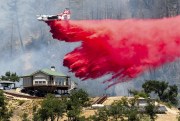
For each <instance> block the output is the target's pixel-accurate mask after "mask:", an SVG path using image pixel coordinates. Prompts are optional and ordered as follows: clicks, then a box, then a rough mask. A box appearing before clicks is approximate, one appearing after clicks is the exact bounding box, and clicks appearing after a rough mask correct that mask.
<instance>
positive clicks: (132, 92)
mask: <svg viewBox="0 0 180 121" xmlns="http://www.w3.org/2000/svg"><path fill="white" fill-rule="evenodd" d="M128 92H129V94H131V95H133V96H139V97H143V98H148V97H149V94H148V93H146V92H144V91H138V90H128Z"/></svg>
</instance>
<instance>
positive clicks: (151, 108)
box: [145, 100, 158, 121]
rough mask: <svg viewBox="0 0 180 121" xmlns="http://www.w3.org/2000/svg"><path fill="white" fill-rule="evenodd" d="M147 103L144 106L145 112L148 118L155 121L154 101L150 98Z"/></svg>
mask: <svg viewBox="0 0 180 121" xmlns="http://www.w3.org/2000/svg"><path fill="white" fill-rule="evenodd" d="M147 102H148V105H147V106H145V113H146V114H147V115H149V117H150V119H151V120H152V121H155V119H156V118H157V115H156V112H157V108H158V107H157V106H155V103H154V102H153V101H151V100H148V101H147Z"/></svg>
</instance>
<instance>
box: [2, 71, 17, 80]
mask: <svg viewBox="0 0 180 121" xmlns="http://www.w3.org/2000/svg"><path fill="white" fill-rule="evenodd" d="M1 80H7V81H13V82H18V81H19V76H18V75H17V74H16V73H11V72H10V71H8V72H6V73H5V75H2V76H1Z"/></svg>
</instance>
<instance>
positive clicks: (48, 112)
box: [36, 94, 66, 121]
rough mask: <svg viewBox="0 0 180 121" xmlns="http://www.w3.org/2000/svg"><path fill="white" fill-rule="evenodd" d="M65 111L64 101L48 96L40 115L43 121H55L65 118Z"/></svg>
mask: <svg viewBox="0 0 180 121" xmlns="http://www.w3.org/2000/svg"><path fill="white" fill-rule="evenodd" d="M65 110H66V105H65V102H64V101H63V100H59V99H57V98H56V97H55V96H54V95H52V94H48V95H47V97H46V98H45V99H44V100H43V101H42V104H41V108H40V109H39V110H38V115H39V117H40V119H41V120H42V121H46V120H48V119H50V120H51V121H54V120H55V118H57V120H59V119H60V118H61V117H63V114H64V112H65ZM36 118H37V117H36Z"/></svg>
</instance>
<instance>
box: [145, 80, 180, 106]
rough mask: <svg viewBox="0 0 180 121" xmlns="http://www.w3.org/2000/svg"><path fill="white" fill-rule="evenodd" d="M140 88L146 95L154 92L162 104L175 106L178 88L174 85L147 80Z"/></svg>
mask: <svg viewBox="0 0 180 121" xmlns="http://www.w3.org/2000/svg"><path fill="white" fill-rule="evenodd" d="M142 88H143V89H144V92H146V93H147V94H150V93H151V92H154V93H155V94H157V95H158V97H159V99H160V100H161V101H163V102H169V103H171V104H174V105H177V103H178V101H177V95H178V88H177V86H176V85H172V86H170V85H168V82H164V81H156V80H149V81H146V82H145V83H144V84H143V85H142Z"/></svg>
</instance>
